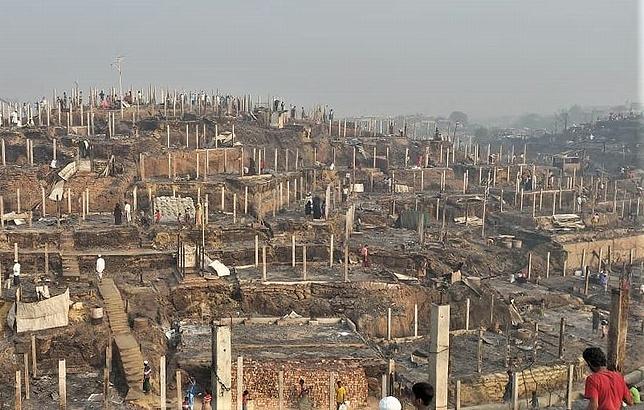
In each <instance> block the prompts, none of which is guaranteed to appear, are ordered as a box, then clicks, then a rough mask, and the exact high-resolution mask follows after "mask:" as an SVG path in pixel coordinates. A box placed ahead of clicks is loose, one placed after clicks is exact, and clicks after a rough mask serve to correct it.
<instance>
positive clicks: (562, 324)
mask: <svg viewBox="0 0 644 410" xmlns="http://www.w3.org/2000/svg"><path fill="white" fill-rule="evenodd" d="M565 330H566V318H563V317H562V318H561V322H560V323H559V358H560V359H563V354H564V331H565Z"/></svg>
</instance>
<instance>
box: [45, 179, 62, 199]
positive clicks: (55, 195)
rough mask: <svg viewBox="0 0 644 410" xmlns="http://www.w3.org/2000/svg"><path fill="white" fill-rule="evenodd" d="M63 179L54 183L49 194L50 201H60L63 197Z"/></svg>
mask: <svg viewBox="0 0 644 410" xmlns="http://www.w3.org/2000/svg"><path fill="white" fill-rule="evenodd" d="M64 189H65V181H64V180H61V181H58V182H56V183H55V184H54V188H53V189H52V190H51V194H49V199H51V200H52V201H62V200H63V197H64Z"/></svg>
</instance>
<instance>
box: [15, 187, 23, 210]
mask: <svg viewBox="0 0 644 410" xmlns="http://www.w3.org/2000/svg"><path fill="white" fill-rule="evenodd" d="M16 203H17V206H18V213H20V212H22V206H20V205H21V204H20V188H16Z"/></svg>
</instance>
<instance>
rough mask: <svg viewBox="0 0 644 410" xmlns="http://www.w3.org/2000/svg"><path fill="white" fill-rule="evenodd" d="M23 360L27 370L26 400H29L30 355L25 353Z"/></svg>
mask: <svg viewBox="0 0 644 410" xmlns="http://www.w3.org/2000/svg"><path fill="white" fill-rule="evenodd" d="M22 359H23V362H24V368H25V399H27V400H29V398H30V397H29V390H30V389H29V354H27V353H23V355H22Z"/></svg>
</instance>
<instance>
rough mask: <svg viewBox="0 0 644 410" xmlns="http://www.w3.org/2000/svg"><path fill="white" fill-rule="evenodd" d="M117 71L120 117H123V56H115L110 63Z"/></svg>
mask: <svg viewBox="0 0 644 410" xmlns="http://www.w3.org/2000/svg"><path fill="white" fill-rule="evenodd" d="M111 65H112V67H114V68H116V71H118V72H119V105H120V107H121V118H123V70H122V68H123V56H116V60H114V62H113V63H112V64H111Z"/></svg>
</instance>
